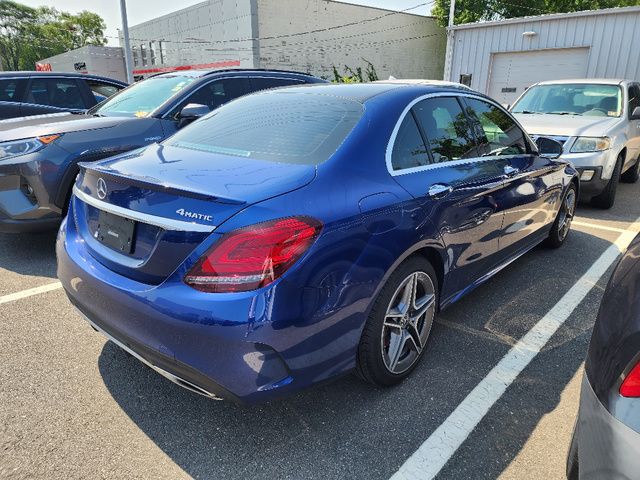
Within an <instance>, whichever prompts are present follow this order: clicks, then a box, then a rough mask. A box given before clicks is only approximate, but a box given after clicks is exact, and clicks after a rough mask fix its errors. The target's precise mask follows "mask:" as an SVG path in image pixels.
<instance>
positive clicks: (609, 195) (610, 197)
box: [591, 155, 623, 209]
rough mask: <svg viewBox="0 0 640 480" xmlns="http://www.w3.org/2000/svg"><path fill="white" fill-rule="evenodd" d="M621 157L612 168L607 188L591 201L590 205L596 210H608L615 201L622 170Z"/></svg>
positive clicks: (620, 156)
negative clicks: (596, 208)
mask: <svg viewBox="0 0 640 480" xmlns="http://www.w3.org/2000/svg"><path fill="white" fill-rule="evenodd" d="M622 162H623V158H622V155H619V156H618V161H617V162H616V166H615V167H614V168H613V174H612V175H611V179H610V180H609V183H607V186H606V187H605V188H604V190H603V191H602V193H601V194H600V195H597V196H595V197H593V198H592V199H591V205H593V206H594V207H598V208H604V209H609V208H611V207H613V204H614V203H615V201H616V191H617V190H618V183H619V182H620V171H621V170H622Z"/></svg>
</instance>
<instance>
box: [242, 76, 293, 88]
mask: <svg viewBox="0 0 640 480" xmlns="http://www.w3.org/2000/svg"><path fill="white" fill-rule="evenodd" d="M302 83H303V82H301V81H299V80H293V79H292V78H261V77H255V78H252V79H251V87H252V90H253V91H257V90H267V89H269V88H278V87H289V86H291V85H301V84H302Z"/></svg>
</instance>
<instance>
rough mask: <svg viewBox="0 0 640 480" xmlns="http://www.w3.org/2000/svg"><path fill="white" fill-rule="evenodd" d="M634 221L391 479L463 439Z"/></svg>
mask: <svg viewBox="0 0 640 480" xmlns="http://www.w3.org/2000/svg"><path fill="white" fill-rule="evenodd" d="M638 222H640V218H638V219H637V220H636V222H634V224H633V225H631V226H630V227H629V229H627V230H625V231H624V232H623V233H622V234H621V235H620V236H619V237H618V238H617V239H616V241H615V242H614V243H613V244H612V245H611V246H610V247H609V248H607V249H606V250H605V251H604V253H603V254H602V255H600V257H599V258H598V259H597V260H596V261H595V263H594V264H593V265H591V267H590V268H589V270H587V272H586V273H585V274H584V275H583V276H582V277H581V278H580V279H579V280H578V281H577V282H576V283H575V284H574V285H573V286H572V287H571V288H570V289H569V291H568V292H567V293H565V294H564V296H563V297H562V298H561V299H560V301H559V302H558V303H556V304H555V306H554V307H553V308H552V309H551V310H549V312H547V314H546V315H545V316H544V317H543V318H542V319H541V320H539V321H538V323H537V324H536V325H535V326H534V327H533V328H532V329H531V330H529V332H528V333H527V334H526V335H525V336H524V337H522V339H521V340H519V341H518V343H517V344H516V345H514V346H513V348H511V350H510V351H509V352H508V353H507V354H506V355H505V356H504V357H503V358H502V359H501V360H500V362H498V364H497V365H496V366H495V367H494V368H493V369H492V370H491V371H490V372H489V374H488V375H487V376H486V377H485V378H484V379H483V380H482V381H481V382H480V383H479V384H478V385H477V386H476V387H475V388H474V389H473V390H472V391H471V393H469V395H467V397H466V398H465V399H464V400H463V401H462V402H461V403H460V404H459V405H458V406H457V407H456V409H455V410H454V411H453V412H452V413H451V415H449V417H448V418H447V419H446V420H445V421H444V423H442V425H440V426H439V427H438V428H437V429H436V430H435V431H434V432H433V433H432V434H431V436H430V437H429V438H427V440H426V441H425V442H424V443H423V444H422V445H421V446H420V447H419V448H418V450H417V451H416V452H415V453H414V454H413V455H411V457H409V459H408V460H407V461H406V462H405V463H404V464H403V465H402V466H401V467H400V469H399V470H398V471H397V472H396V473H395V474H394V475H393V476H392V480H427V479H432V478H434V477H435V476H436V475H437V474H438V473H439V472H440V470H442V468H443V467H444V466H445V464H446V463H447V462H448V461H449V459H450V458H451V457H453V455H454V454H455V452H456V451H457V450H458V448H459V447H460V446H461V445H462V444H463V443H464V441H465V440H466V439H467V437H468V436H469V435H470V434H471V432H472V431H473V430H474V428H475V427H476V426H477V425H478V423H480V421H481V420H482V419H483V418H484V416H485V415H486V414H487V413H488V412H489V409H490V408H491V407H492V406H493V405H494V404H495V403H496V402H497V401H498V400H499V399H500V397H501V396H502V394H503V393H504V392H505V391H506V390H507V387H509V385H511V383H513V381H514V380H515V379H516V377H517V376H518V375H519V374H520V372H522V371H523V370H524V369H525V368H526V366H527V365H529V363H530V362H531V361H532V360H533V359H534V358H535V357H536V355H538V353H540V350H541V349H542V348H543V347H544V346H545V345H546V343H547V342H548V341H549V339H550V338H551V337H552V336H553V334H554V333H555V332H556V331H557V330H558V328H560V327H561V326H562V324H563V323H564V322H565V321H566V320H567V318H569V316H570V315H571V313H572V312H573V311H574V310H575V309H576V307H577V306H578V305H579V304H580V302H582V300H584V298H585V297H586V296H587V294H588V293H589V291H591V289H592V288H593V287H594V285H595V284H596V283H597V282H598V280H600V278H602V276H603V275H604V274H605V273H606V272H607V269H608V268H609V267H610V266H611V265H612V264H613V262H615V261H616V259H617V258H618V255H619V254H620V252H623V251H624V250H626V248H627V247H628V246H629V244H630V243H631V241H632V240H633V239H634V237H635V236H636V231H637V227H638V225H637V223H638Z"/></svg>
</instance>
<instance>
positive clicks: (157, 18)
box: [118, 0, 210, 36]
mask: <svg viewBox="0 0 640 480" xmlns="http://www.w3.org/2000/svg"><path fill="white" fill-rule="evenodd" d="M208 3H210V0H204V1H203V2H199V3H194V4H193V5H189V6H188V7H183V8H180V9H178V10H174V11H173V12H169V13H165V14H164V15H160V16H159V17H154V18H152V19H150V20H147V21H145V22H141V23H136V24H135V25H131V26H129V30H131V29H133V28H137V27H142V26H144V25H147V24H150V23H154V22H157V21H158V20H162V19H164V18H166V17H170V16H172V15H175V14H176V13H182V12H185V11H187V10H191V9H193V8H198V7H201V6H202V5H207V4H208ZM119 35H120V29H119V28H118V36H119Z"/></svg>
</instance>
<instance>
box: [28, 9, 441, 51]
mask: <svg viewBox="0 0 640 480" xmlns="http://www.w3.org/2000/svg"><path fill="white" fill-rule="evenodd" d="M17 1H18V2H20V3H24V4H26V5H29V6H32V7H39V6H42V5H48V6H52V7H55V8H57V9H58V10H63V11H67V12H70V13H76V12H78V11H80V10H89V11H92V12H95V13H97V14H99V15H100V16H101V17H102V18H104V20H105V22H106V23H107V30H106V32H105V34H106V36H107V40H108V42H109V45H114V46H117V45H118V40H117V36H118V31H117V29H118V28H119V27H120V25H121V19H120V1H119V0H56V1H51V0H49V1H42V0H17ZM201 1H202V0H183V1H181V2H176V1H175V0H127V14H128V18H129V26H131V25H136V24H138V23H142V22H146V21H147V20H151V19H152V18H155V17H159V16H161V15H165V14H167V13H170V12H174V11H176V10H180V9H182V8H185V7H188V6H190V5H194V4H196V3H200V2H201ZM338 1H341V0H338ZM425 2H426V0H350V1H348V2H345V3H357V4H360V5H370V6H373V7H380V8H386V9H389V10H404V9H406V8H411V7H415V6H416V5H418V4H421V3H425ZM150 7H152V8H150ZM429 11H430V7H429V6H426V5H423V6H421V7H419V8H416V9H415V10H411V13H417V14H422V15H428V14H429Z"/></svg>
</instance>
